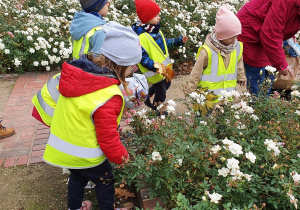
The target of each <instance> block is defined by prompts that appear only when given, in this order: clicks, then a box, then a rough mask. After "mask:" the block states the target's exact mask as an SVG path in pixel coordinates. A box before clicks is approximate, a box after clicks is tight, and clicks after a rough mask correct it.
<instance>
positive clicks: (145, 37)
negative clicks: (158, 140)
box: [132, 0, 188, 110]
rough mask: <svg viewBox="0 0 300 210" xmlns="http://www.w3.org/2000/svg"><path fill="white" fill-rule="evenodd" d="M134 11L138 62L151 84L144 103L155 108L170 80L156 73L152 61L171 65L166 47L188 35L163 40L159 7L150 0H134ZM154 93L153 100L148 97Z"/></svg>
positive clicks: (181, 42) (164, 95)
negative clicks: (137, 37) (135, 14)
mask: <svg viewBox="0 0 300 210" xmlns="http://www.w3.org/2000/svg"><path fill="white" fill-rule="evenodd" d="M135 5H136V13H137V16H138V17H139V19H140V21H138V22H137V23H134V24H133V25H132V29H133V30H134V31H135V32H136V33H137V35H139V38H140V41H141V45H142V50H143V57H142V61H141V63H139V64H138V66H139V68H140V70H141V72H142V73H143V74H144V75H145V76H146V77H147V80H148V82H149V83H151V84H152V86H151V87H150V88H149V92H148V99H147V100H146V101H145V104H146V105H147V106H148V107H150V108H152V109H153V110H156V107H157V106H158V105H159V104H160V103H162V102H164V101H165V99H166V90H167V89H168V88H169V87H170V85H171V82H167V81H166V79H165V78H164V77H163V76H162V75H160V74H158V73H156V71H157V69H156V68H155V67H154V62H158V63H162V64H164V65H165V66H168V65H171V61H170V58H169V52H168V48H173V47H176V46H180V45H183V44H184V43H186V42H187V40H188V37H186V36H184V37H182V36H181V37H178V38H174V39H167V40H165V38H164V36H163V34H162V32H161V31H160V24H159V20H160V16H159V12H160V8H159V6H158V5H157V4H156V3H155V2H154V1H152V0H135ZM153 95H154V99H153V102H152V103H151V102H150V97H151V96H153Z"/></svg>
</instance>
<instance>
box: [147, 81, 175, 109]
mask: <svg viewBox="0 0 300 210" xmlns="http://www.w3.org/2000/svg"><path fill="white" fill-rule="evenodd" d="M170 86H171V81H169V82H167V81H166V80H165V79H164V80H162V81H161V82H158V83H156V84H154V85H152V86H151V87H150V88H149V91H148V95H149V96H150V97H151V96H152V95H154V99H153V102H152V107H151V108H152V109H153V110H156V107H157V106H159V104H160V103H163V102H164V101H165V100H166V97H167V96H166V93H167V90H168V89H169V87H170Z"/></svg>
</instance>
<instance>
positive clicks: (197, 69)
mask: <svg viewBox="0 0 300 210" xmlns="http://www.w3.org/2000/svg"><path fill="white" fill-rule="evenodd" d="M209 36H210V34H209V35H208V36H207V38H206V40H205V44H206V45H207V46H208V47H209V48H211V49H212V50H214V51H216V52H217V53H218V52H221V56H222V58H223V61H224V64H225V68H227V67H228V65H229V62H230V56H231V54H230V53H224V52H223V51H221V50H220V49H218V48H216V47H215V46H214V45H213V44H212V43H211V42H210V41H209V39H208V37H209ZM207 65H208V54H207V52H206V50H205V49H204V48H202V49H201V51H200V54H199V56H198V59H197V61H196V63H195V65H194V67H193V69H192V72H191V74H190V76H189V79H188V89H189V92H193V91H195V90H196V89H197V86H198V83H199V81H200V80H201V77H202V74H203V70H204V69H206V67H207ZM237 81H239V82H242V81H243V82H246V81H247V78H246V74H245V69H244V64H243V56H242V57H241V58H240V60H239V61H238V63H237Z"/></svg>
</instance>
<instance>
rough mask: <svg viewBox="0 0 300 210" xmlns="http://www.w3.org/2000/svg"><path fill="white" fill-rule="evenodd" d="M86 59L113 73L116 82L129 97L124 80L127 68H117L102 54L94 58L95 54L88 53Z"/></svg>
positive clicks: (117, 66) (126, 83) (116, 65)
mask: <svg viewBox="0 0 300 210" xmlns="http://www.w3.org/2000/svg"><path fill="white" fill-rule="evenodd" d="M88 59H89V60H90V61H92V62H93V63H95V64H96V65H97V66H99V67H100V68H107V69H110V70H112V71H113V72H115V73H116V76H117V78H118V80H119V81H120V82H121V84H122V85H123V86H124V89H125V91H126V93H127V94H129V95H131V93H130V91H129V89H128V84H129V83H128V82H126V80H125V71H126V69H127V67H128V66H119V65H118V64H116V63H115V62H113V61H111V60H110V59H108V58H107V57H105V56H104V55H103V54H101V55H96V56H95V53H89V55H88Z"/></svg>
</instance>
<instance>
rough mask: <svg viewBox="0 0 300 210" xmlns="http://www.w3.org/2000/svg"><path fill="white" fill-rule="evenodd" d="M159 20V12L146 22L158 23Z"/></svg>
mask: <svg viewBox="0 0 300 210" xmlns="http://www.w3.org/2000/svg"><path fill="white" fill-rule="evenodd" d="M159 20H160V16H159V13H158V14H157V15H156V16H155V17H154V18H152V19H151V20H149V21H148V22H147V23H146V24H150V25H157V24H158V23H159Z"/></svg>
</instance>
